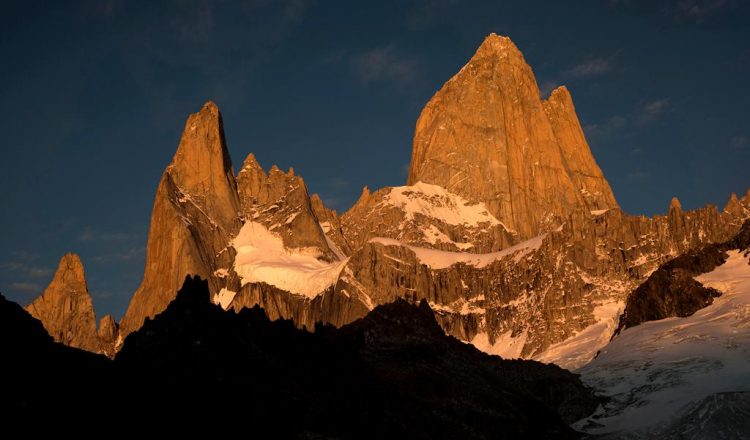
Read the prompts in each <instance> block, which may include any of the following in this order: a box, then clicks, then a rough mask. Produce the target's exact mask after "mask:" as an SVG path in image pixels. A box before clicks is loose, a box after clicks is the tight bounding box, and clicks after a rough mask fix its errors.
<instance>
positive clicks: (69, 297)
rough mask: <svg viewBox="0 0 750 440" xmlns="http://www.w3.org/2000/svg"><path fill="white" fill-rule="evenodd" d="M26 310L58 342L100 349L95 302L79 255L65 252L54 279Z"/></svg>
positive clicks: (94, 350) (95, 350) (86, 348)
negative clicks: (92, 299) (90, 293)
mask: <svg viewBox="0 0 750 440" xmlns="http://www.w3.org/2000/svg"><path fill="white" fill-rule="evenodd" d="M26 310H27V311H28V312H29V313H30V314H31V316H33V317H34V318H36V319H38V320H39V321H41V322H42V324H43V325H44V328H45V329H46V330H47V332H48V333H49V334H50V336H52V338H53V339H54V340H55V341H56V342H60V343H62V344H65V345H69V346H71V347H76V348H82V349H84V350H88V351H92V352H98V351H100V349H101V344H100V341H99V338H98V336H97V332H96V316H95V315H94V305H93V303H92V302H91V296H90V295H89V291H88V287H86V277H85V275H84V273H83V264H82V263H81V259H80V258H79V257H78V255H76V254H65V255H64V256H63V257H62V259H60V264H59V265H58V267H57V271H56V272H55V276H54V277H53V278H52V282H51V283H50V284H49V286H47V289H45V290H44V293H43V294H42V295H41V296H40V297H39V298H37V299H36V300H34V302H32V303H31V304H30V305H29V306H28V307H26Z"/></svg>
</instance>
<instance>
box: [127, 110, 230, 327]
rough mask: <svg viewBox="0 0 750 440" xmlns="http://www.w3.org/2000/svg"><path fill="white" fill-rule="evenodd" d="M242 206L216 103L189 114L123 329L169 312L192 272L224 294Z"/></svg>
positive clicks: (162, 186) (162, 189) (165, 178)
mask: <svg viewBox="0 0 750 440" xmlns="http://www.w3.org/2000/svg"><path fill="white" fill-rule="evenodd" d="M239 206H240V202H239V199H238V196H237V188H236V182H235V179H234V171H233V170H232V162H231V160H230V158H229V152H228V151H227V146H226V141H225V139H224V129H223V126H222V120H221V114H220V113H219V109H218V107H216V105H215V104H214V103H212V102H208V103H206V104H205V105H204V106H203V108H202V109H201V111H200V112H198V113H194V114H192V115H190V117H189V118H188V120H187V123H186V124H185V130H184V132H183V133H182V138H181V139H180V145H179V147H178V148H177V152H176V153H175V156H174V158H173V159H172V163H171V164H170V165H169V166H168V167H167V169H166V170H165V171H164V174H163V175H162V178H161V181H160V182H159V187H158V189H157V191H156V197H155V200H154V209H153V212H152V214H151V227H150V229H149V236H148V244H147V247H146V268H145V272H144V275H143V281H142V283H141V286H140V287H139V288H138V290H137V291H136V292H135V294H134V295H133V298H132V299H131V301H130V304H129V305H128V309H127V311H126V313H125V316H124V317H123V319H122V322H121V323H120V331H121V332H122V333H123V336H126V335H127V334H129V333H130V332H132V331H133V330H136V329H138V328H140V326H141V325H142V324H143V321H144V319H145V318H147V317H153V316H154V315H156V314H157V313H159V312H161V311H162V310H164V308H165V307H166V306H167V304H169V302H170V301H171V300H172V299H173V298H174V295H175V292H177V290H178V289H179V288H180V286H181V284H182V280H183V279H184V277H185V275H187V274H196V275H200V276H202V277H204V278H205V279H207V280H208V282H209V285H210V286H211V290H212V291H215V292H219V291H220V290H221V289H222V288H224V287H226V286H227V285H228V284H230V283H232V282H235V283H236V282H237V281H236V276H234V278H233V277H232V276H233V275H232V273H231V271H230V268H231V266H232V262H233V255H232V249H230V248H228V246H227V244H228V243H229V240H230V239H231V237H233V236H234V235H236V233H237V231H238V230H239V227H240V220H239V218H238V216H237V212H238V210H239Z"/></svg>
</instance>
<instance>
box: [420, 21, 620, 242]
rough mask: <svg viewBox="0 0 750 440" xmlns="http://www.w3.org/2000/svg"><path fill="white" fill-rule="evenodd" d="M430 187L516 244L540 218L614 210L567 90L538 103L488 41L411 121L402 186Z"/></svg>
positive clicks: (501, 46)
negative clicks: (481, 207)
mask: <svg viewBox="0 0 750 440" xmlns="http://www.w3.org/2000/svg"><path fill="white" fill-rule="evenodd" d="M419 181H421V182H423V183H428V184H433V185H439V186H441V187H443V188H445V189H446V190H448V191H449V192H451V193H453V194H456V195H459V196H462V197H463V198H465V199H467V200H469V201H472V202H482V203H485V205H486V206H487V208H488V210H489V211H490V213H491V214H492V215H493V216H495V217H496V218H497V219H498V220H500V221H501V222H503V223H504V224H505V225H506V226H508V227H509V228H510V229H512V230H514V231H517V232H518V233H519V238H521V239H526V238H531V237H534V236H536V235H538V234H539V233H541V232H544V230H546V229H545V228H546V227H547V226H548V225H549V224H550V223H549V222H548V220H549V216H550V215H553V216H560V217H565V216H567V215H569V214H570V213H571V212H573V211H575V210H576V209H577V208H579V207H580V208H584V209H588V210H599V209H609V208H617V207H618V205H617V201H616V200H615V198H614V195H613V194H612V190H611V188H610V187H609V184H608V183H607V181H606V179H605V178H604V175H603V173H602V171H601V169H600V168H599V166H598V165H597V164H596V161H595V159H594V157H593V155H592V153H591V149H590V148H589V146H588V143H587V142H586V138H585V136H584V134H583V130H582V129H581V125H580V121H579V120H578V117H577V116H576V113H575V107H574V106H573V101H572V99H571V97H570V93H569V92H568V90H567V88H565V87H560V88H558V89H557V90H556V91H555V92H553V94H552V96H550V99H549V100H548V101H546V102H542V100H541V98H540V96H539V87H538V86H537V84H536V78H535V77H534V73H533V71H532V70H531V67H530V66H529V65H528V64H527V63H526V61H525V60H524V59H523V55H522V54H521V52H520V51H519V50H518V48H517V47H516V45H515V44H513V42H512V41H511V40H510V39H509V38H507V37H501V36H498V35H495V34H490V35H489V36H488V37H487V38H485V40H484V42H483V43H482V45H481V46H480V47H479V49H478V50H477V53H476V54H475V55H474V57H472V59H471V60H470V61H469V63H468V64H467V65H466V66H465V67H464V68H462V69H461V70H460V71H459V72H458V73H457V74H456V75H454V76H453V78H452V79H451V80H450V81H448V82H447V83H446V84H445V85H444V86H443V87H442V88H441V89H440V90H439V91H438V92H437V93H435V95H434V96H433V97H432V99H430V101H429V102H428V103H427V105H426V106H425V108H424V109H423V110H422V113H421V114H420V116H419V119H418V120H417V124H416V128H415V133H414V144H413V149H412V159H411V164H410V167H409V178H408V183H407V184H408V185H414V184H415V183H417V182H419Z"/></svg>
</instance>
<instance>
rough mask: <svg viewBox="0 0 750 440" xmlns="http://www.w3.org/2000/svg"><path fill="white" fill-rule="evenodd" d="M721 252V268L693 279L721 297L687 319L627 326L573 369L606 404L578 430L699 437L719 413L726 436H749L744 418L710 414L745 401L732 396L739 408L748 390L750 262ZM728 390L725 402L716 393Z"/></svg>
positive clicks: (742, 255)
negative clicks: (724, 256) (723, 259)
mask: <svg viewBox="0 0 750 440" xmlns="http://www.w3.org/2000/svg"><path fill="white" fill-rule="evenodd" d="M728 254H729V258H728V259H727V261H726V262H725V263H724V264H722V265H721V266H719V267H717V268H716V269H715V270H713V271H712V272H709V273H706V274H703V275H701V276H698V277H696V279H697V280H698V281H700V282H702V283H704V285H706V286H710V287H714V288H716V289H719V290H721V291H722V292H723V295H722V296H721V297H719V298H717V299H716V300H715V301H714V303H713V304H711V305H710V306H708V307H705V308H703V309H701V310H699V311H698V312H696V313H695V314H694V315H692V316H690V317H686V318H668V319H663V320H660V321H651V322H646V323H643V324H641V325H638V326H636V327H633V328H629V329H627V330H625V331H623V332H622V333H621V334H620V335H619V336H618V337H616V338H615V339H614V340H613V341H612V342H611V343H610V344H609V345H608V346H606V347H605V348H604V349H603V350H602V351H601V354H600V355H599V356H598V357H597V358H596V359H594V360H593V361H592V362H591V363H590V364H588V365H586V366H585V367H583V368H582V369H580V370H579V373H581V375H582V378H583V380H584V381H585V382H586V383H588V384H589V385H591V386H593V387H595V388H596V389H598V390H599V391H600V392H602V393H603V394H604V395H605V396H607V397H609V398H610V399H611V400H610V401H609V402H608V403H606V404H605V405H604V406H603V407H601V408H600V409H599V411H597V413H595V414H594V415H593V416H592V417H589V418H588V419H584V420H582V421H580V422H579V423H578V424H577V427H579V428H581V429H583V430H585V431H587V432H589V433H591V434H607V435H610V436H613V437H626V438H655V437H654V436H657V435H661V434H664V435H667V434H668V435H669V436H673V437H674V438H706V437H705V435H707V432H703V433H701V429H709V428H705V427H707V426H713V425H712V422H711V418H712V417H714V416H716V415H717V414H719V413H721V414H723V415H722V416H723V417H728V418H729V419H730V420H729V421H725V422H723V423H722V426H724V427H725V428H726V429H727V430H728V431H727V433H731V432H737V430H740V431H741V430H742V429H747V431H744V432H746V433H747V435H748V436H750V419H748V418H747V417H743V416H741V414H740V413H737V414H736V416H732V414H731V411H730V412H727V411H714V410H710V411H709V409H711V408H714V407H715V406H716V405H718V404H719V403H721V402H735V401H737V399H738V397H737V395H740V396H742V395H744V396H745V397H740V398H739V399H740V400H742V401H744V402H745V407H746V406H747V398H746V397H747V394H743V393H748V392H750V261H749V259H750V258H749V256H748V255H747V252H745V253H743V252H741V251H736V250H734V251H729V252H728ZM730 392H731V393H734V394H732V396H733V397H732V399H728V398H726V397H727V394H720V393H730ZM738 393H739V394H738ZM731 406H732V405H731V404H730V405H726V407H727V409H729V408H731ZM700 408H704V409H706V408H707V409H706V410H700ZM714 409H715V408H714ZM701 426H704V428H701ZM732 430H734V431H732ZM711 435H715V436H716V438H724V437H722V435H723V433H720V432H712V433H711ZM711 438H713V437H711ZM729 438H737V437H729ZM740 438H741V437H740Z"/></svg>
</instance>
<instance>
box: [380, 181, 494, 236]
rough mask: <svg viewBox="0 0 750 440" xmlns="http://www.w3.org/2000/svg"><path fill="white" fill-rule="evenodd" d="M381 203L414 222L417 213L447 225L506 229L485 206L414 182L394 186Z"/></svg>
mask: <svg viewBox="0 0 750 440" xmlns="http://www.w3.org/2000/svg"><path fill="white" fill-rule="evenodd" d="M383 203H387V204H390V205H392V206H395V207H397V208H399V209H401V210H403V211H404V213H406V219H407V220H414V217H415V215H416V214H421V215H424V216H426V217H430V218H434V219H437V220H440V221H442V222H445V223H447V224H449V225H456V226H457V225H469V226H479V225H480V224H490V225H492V226H495V225H501V226H502V227H503V228H505V229H506V230H507V229H508V228H506V227H505V225H503V224H502V222H500V221H499V220H498V219H497V218H495V216H493V215H492V214H490V213H489V211H488V210H487V207H486V206H485V204H484V203H470V202H469V201H468V200H466V199H464V198H463V197H461V196H459V195H456V194H453V193H451V192H448V191H447V190H446V189H445V188H443V187H442V186H439V185H430V184H427V183H423V182H417V183H415V184H414V185H412V186H397V187H394V188H391V191H390V193H388V194H387V195H386V196H385V197H384V199H383Z"/></svg>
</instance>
